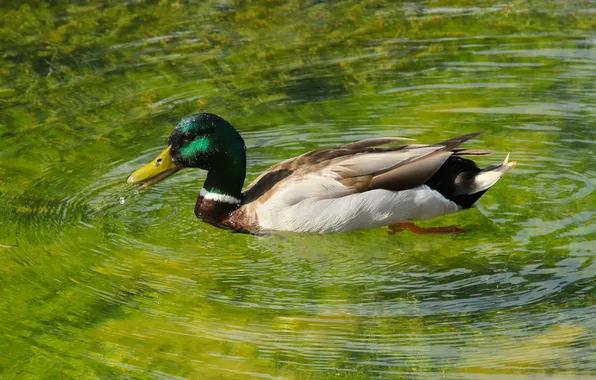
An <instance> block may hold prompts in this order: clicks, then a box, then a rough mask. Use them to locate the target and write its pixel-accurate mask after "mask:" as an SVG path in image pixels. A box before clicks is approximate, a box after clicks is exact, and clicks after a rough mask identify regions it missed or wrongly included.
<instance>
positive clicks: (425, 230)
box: [387, 223, 466, 235]
mask: <svg viewBox="0 0 596 380" xmlns="http://www.w3.org/2000/svg"><path fill="white" fill-rule="evenodd" d="M387 227H389V234H390V235H393V234H394V233H396V232H401V231H403V230H410V231H411V232H413V233H415V234H438V235H448V234H456V235H457V234H461V233H462V232H465V231H466V230H465V229H463V228H459V227H456V226H445V227H419V226H417V225H415V224H414V223H396V224H391V225H389V226H387Z"/></svg>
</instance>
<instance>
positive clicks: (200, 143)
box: [127, 113, 515, 233]
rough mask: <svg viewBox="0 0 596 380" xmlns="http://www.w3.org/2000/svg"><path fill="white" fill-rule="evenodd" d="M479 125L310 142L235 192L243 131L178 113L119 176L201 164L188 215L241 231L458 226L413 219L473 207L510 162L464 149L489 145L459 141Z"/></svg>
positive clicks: (204, 116)
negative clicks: (136, 164)
mask: <svg viewBox="0 0 596 380" xmlns="http://www.w3.org/2000/svg"><path fill="white" fill-rule="evenodd" d="M482 133H483V132H476V133H471V134H467V135H463V136H459V137H454V138H451V139H448V140H445V141H442V142H439V143H435V144H429V145H426V144H406V145H395V144H396V143H398V142H400V141H403V140H409V139H403V138H395V137H381V138H371V139H367V140H362V141H357V142H353V143H350V144H346V145H341V146H338V147H334V148H326V149H319V150H313V151H311V152H307V153H304V154H302V155H300V156H298V157H294V158H290V159H288V160H285V161H283V162H281V163H278V164H276V165H274V166H272V167H271V168H269V169H267V170H266V171H265V172H263V173H262V174H261V175H260V176H259V177H258V178H256V179H255V180H254V181H253V182H252V183H251V184H250V185H249V186H248V187H247V188H246V189H245V190H244V191H243V190H242V187H243V184H244V180H245V176H246V146H245V145H244V140H243V139H242V137H241V136H240V134H239V133H238V132H237V131H236V129H234V127H233V126H232V125H231V124H230V123H228V122H227V121H226V120H224V119H223V118H221V117H219V116H217V115H214V114H209V113H199V114H195V115H191V116H189V117H186V118H184V119H182V121H180V123H179V124H178V125H177V126H176V127H175V128H174V131H173V132H172V134H171V135H170V137H169V144H168V147H167V148H165V150H164V151H163V152H161V153H160V154H159V155H158V156H157V157H156V158H155V159H154V160H153V161H152V162H151V163H149V164H147V165H146V166H144V167H142V168H140V169H138V170H136V171H135V172H133V173H132V174H131V175H130V177H128V180H127V182H128V183H130V184H140V187H147V186H149V185H152V184H154V183H157V182H159V181H161V180H163V179H164V178H166V177H168V176H170V175H172V174H174V173H176V172H177V171H179V170H181V169H183V168H200V169H204V170H206V171H207V172H208V174H207V178H206V180H205V182H204V184H203V188H202V189H201V191H200V194H199V196H198V199H197V202H196V205H195V214H196V216H197V217H198V218H200V219H201V220H203V221H205V222H207V223H209V224H212V225H214V226H217V227H220V228H224V229H230V230H234V231H239V232H245V233H265V232H268V231H294V232H315V233H328V232H349V231H354V230H359V229H366V228H378V227H383V226H388V227H389V228H390V231H394V232H396V231H401V230H404V229H409V230H410V231H412V232H415V233H460V232H462V231H463V230H462V229H460V228H457V227H454V226H449V227H434V228H432V227H431V228H421V227H418V226H416V225H415V224H413V221H416V220H427V219H432V218H435V217H437V216H440V215H445V214H450V213H455V212H458V211H461V210H465V209H467V208H470V207H472V205H473V204H474V203H475V202H476V201H477V200H478V199H479V198H480V197H481V196H482V194H484V193H485V192H486V191H487V190H488V189H489V188H490V187H491V186H493V185H494V184H495V183H496V182H497V181H498V180H499V179H500V178H501V176H503V174H505V173H506V172H507V171H508V170H509V169H510V168H512V167H513V166H514V165H515V163H514V162H510V161H509V160H508V159H509V155H507V157H506V158H505V161H504V162H503V163H501V164H498V165H492V166H489V167H486V168H484V169H480V168H478V166H476V164H475V163H474V161H472V160H469V159H466V158H463V157H462V156H464V155H486V154H489V153H490V151H486V150H468V149H464V148H461V147H460V146H459V145H460V144H462V143H463V142H465V141H467V140H469V139H472V138H474V137H477V136H479V135H480V134H482ZM392 144H393V145H392Z"/></svg>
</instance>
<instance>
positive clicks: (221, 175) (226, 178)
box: [195, 144, 246, 228]
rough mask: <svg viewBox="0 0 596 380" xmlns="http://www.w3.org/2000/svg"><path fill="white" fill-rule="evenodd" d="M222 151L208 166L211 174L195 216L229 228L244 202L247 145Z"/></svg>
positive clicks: (199, 200)
mask: <svg viewBox="0 0 596 380" xmlns="http://www.w3.org/2000/svg"><path fill="white" fill-rule="evenodd" d="M234 148H235V149H229V150H226V151H222V152H221V155H220V156H219V157H218V158H217V160H213V161H212V163H211V164H210V165H209V166H208V168H207V169H208V170H209V173H208V174H207V179H206V180H205V183H204V184H203V188H202V189H201V193H200V194H199V198H198V199H197V204H196V206H195V214H196V215H197V217H199V218H200V219H202V220H204V221H206V222H208V223H210V224H213V225H216V226H218V227H224V228H225V225H224V223H225V221H226V219H227V218H229V217H230V214H231V213H232V212H233V211H234V210H236V209H237V208H239V207H240V206H241V204H242V201H243V196H242V186H243V185H244V178H245V176H246V154H245V148H244V144H242V146H237V147H234Z"/></svg>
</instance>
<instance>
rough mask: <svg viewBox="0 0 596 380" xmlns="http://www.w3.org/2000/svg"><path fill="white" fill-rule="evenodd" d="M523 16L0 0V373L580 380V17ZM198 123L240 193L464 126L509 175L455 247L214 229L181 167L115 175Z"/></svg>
mask: <svg viewBox="0 0 596 380" xmlns="http://www.w3.org/2000/svg"><path fill="white" fill-rule="evenodd" d="M539 3H540V4H538V3H536V4H527V3H524V2H512V3H508V4H500V5H493V6H487V5H486V4H481V3H479V2H472V3H470V2H466V3H465V5H459V3H457V2H456V3H453V2H443V1H439V2H417V3H404V4H401V5H382V4H376V3H375V4H373V2H368V1H366V2H362V3H360V4H353V3H348V2H335V3H316V4H315V3H313V4H310V5H304V4H302V3H299V2H297V3H292V2H288V3H284V4H278V5H275V6H273V5H272V4H268V5H259V4H252V3H249V4H236V3H233V2H205V3H204V4H201V5H196V6H192V7H191V6H189V5H184V4H181V3H173V4H170V3H167V4H166V3H159V4H156V5H155V4H144V5H143V7H140V8H133V7H132V5H130V4H129V5H127V4H118V5H110V6H108V5H103V6H102V7H99V6H95V5H90V6H79V5H68V6H61V5H55V6H52V7H44V6H38V5H36V6H35V7H33V6H27V5H22V4H14V5H11V4H10V2H9V3H7V5H2V7H3V10H4V12H3V16H0V17H3V22H4V23H5V25H2V26H0V41H2V44H1V46H2V48H1V49H0V52H1V53H2V57H3V61H2V62H1V63H0V107H1V108H2V112H0V136H1V139H0V194H1V196H0V210H2V212H1V213H0V253H1V255H0V292H2V297H0V300H1V301H0V306H2V308H1V310H2V312H0V351H2V352H3V353H5V355H4V357H3V358H1V359H0V373H2V376H5V377H6V378H21V377H27V376H28V377H32V378H39V377H51V376H56V377H64V376H65V375H66V376H69V377H74V378H97V377H100V378H107V377H133V378H137V377H138V378H164V379H166V378H167V379H169V378H296V377H298V378H302V377H309V376H310V377H314V378H329V377H331V376H339V377H345V378H367V377H372V378H382V377H400V376H401V377H406V378H409V377H412V376H414V374H416V375H417V376H420V377H428V378H440V377H446V378H470V379H475V378H479V377H488V378H492V377H497V376H501V375H511V376H515V378H523V376H525V375H527V376H529V377H530V378H531V377H532V376H533V375H535V374H552V375H554V376H557V378H560V377H567V376H569V377H571V378H573V377H575V376H581V375H588V376H589V375H593V374H594V373H595V372H596V367H595V365H594V363H596V358H595V357H594V353H593V349H592V347H593V342H594V339H595V336H594V323H593V320H594V318H593V315H594V312H595V309H594V306H593V305H594V276H595V274H596V270H595V269H596V267H595V266H594V263H593V257H594V246H595V233H596V227H595V226H596V224H595V223H594V221H595V220H596V217H595V214H596V212H595V211H594V210H595V207H594V206H595V205H596V204H595V202H594V196H593V190H594V182H595V178H596V171H595V170H594V167H595V160H594V157H593V146H594V144H595V140H594V135H593V120H594V107H593V104H594V81H593V78H594V74H593V73H594V72H595V68H596V67H595V66H596V58H595V57H596V56H595V55H594V35H593V33H592V32H591V30H593V26H594V20H593V17H592V14H593V12H591V11H590V9H593V6H592V8H590V4H589V3H588V2H582V1H579V2H573V3H567V2H562V1H554V0H553V1H543V2H539ZM296 15H300V17H297V16H296ZM21 25H23V27H21ZM199 110H205V111H209V112H214V113H218V114H220V115H222V116H223V117H225V118H226V119H228V120H230V121H231V122H232V123H233V124H234V125H235V126H236V127H237V128H238V130H239V131H240V132H241V133H242V135H243V136H244V138H245V140H246V144H247V146H248V149H249V153H248V154H249V157H248V170H247V172H248V176H249V178H248V179H249V180H251V179H253V178H255V177H256V176H257V175H258V174H259V173H260V172H261V171H262V170H264V169H266V168H267V167H269V166H270V165H272V164H274V163H277V162H279V161H281V160H283V159H286V158H289V157H291V156H295V155H298V154H301V153H303V152H305V151H308V150H310V149H315V148H319V147H324V146H334V145H339V144H343V143H347V142H351V141H355V140H358V139H362V138H368V137H376V136H403V137H410V138H415V139H417V140H418V141H420V142H423V143H426V142H433V141H437V140H440V139H445V138H448V137H451V136H453V135H455V134H463V133H470V132H473V131H477V130H487V131H488V133H487V134H485V135H483V136H482V137H481V138H480V139H477V140H475V141H471V142H470V143H469V144H468V146H470V147H471V148H480V147H482V148H490V149H493V150H494V151H495V154H494V155H493V156H489V157H480V158H479V159H478V160H479V163H480V164H481V165H480V166H483V165H488V164H489V163H495V162H498V161H501V160H502V158H503V157H504V156H505V155H506V154H507V153H508V152H511V155H512V156H511V157H512V159H515V161H517V162H518V164H519V165H518V166H517V167H516V168H515V170H513V171H511V172H510V173H509V174H508V175H507V176H506V177H505V178H504V179H503V180H502V181H501V182H500V183H499V184H498V185H496V186H495V188H493V189H491V191H490V192H488V193H487V194H486V195H485V196H484V197H483V198H482V200H481V201H480V204H479V205H478V207H477V208H475V209H472V210H469V211H466V212H463V213H460V214H457V215H451V216H447V217H444V218H441V219H440V220H437V221H433V222H432V224H437V225H449V224H457V225H458V226H461V227H465V228H466V229H467V230H469V231H468V232H467V233H465V234H462V235H458V236H416V235H412V234H409V233H407V232H404V233H400V234H396V235H391V236H390V235H388V234H387V231H386V230H383V229H378V230H371V231H362V232H355V233H350V234H339V235H310V234H305V235H296V234H280V235H274V236H246V235H241V234H234V233H230V232H228V231H222V230H218V229H215V228H213V227H211V226H209V225H206V224H203V223H201V222H200V221H198V220H197V219H196V218H195V216H194V213H193V205H194V201H195V200H196V196H197V193H198V190H199V189H200V186H201V183H202V181H203V180H204V178H205V173H203V172H200V171H192V170H187V171H182V172H180V173H179V174H177V175H176V176H173V177H172V178H170V179H169V180H168V181H167V182H163V183H159V184H157V185H154V186H152V187H151V188H149V189H146V190H143V191H141V192H140V193H136V192H134V190H133V189H132V187H130V186H129V185H127V184H126V181H125V180H126V177H127V176H128V174H129V173H130V172H132V171H133V170H134V169H136V168H138V167H139V166H140V165H142V164H144V163H146V162H148V161H149V160H151V159H152V158H153V157H154V156H155V155H156V154H157V152H159V151H160V150H161V149H162V148H163V145H164V144H165V141H166V138H167V136H168V134H169V132H170V131H171V129H172V127H173V126H174V125H175V123H177V121H178V120H179V119H180V118H181V117H182V116H185V115H187V114H191V113H195V112H197V111H199ZM559 376H560V377H559Z"/></svg>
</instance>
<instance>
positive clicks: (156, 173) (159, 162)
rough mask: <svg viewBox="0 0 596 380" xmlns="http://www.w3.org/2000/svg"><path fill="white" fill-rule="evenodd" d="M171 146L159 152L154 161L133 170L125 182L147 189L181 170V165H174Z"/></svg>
mask: <svg viewBox="0 0 596 380" xmlns="http://www.w3.org/2000/svg"><path fill="white" fill-rule="evenodd" d="M171 149H172V146H171V145H170V146H168V147H167V148H166V149H164V151H163V152H161V153H160V154H159V155H158V156H157V157H156V158H155V160H153V161H151V162H150V163H149V164H147V165H145V166H143V167H142V168H140V169H139V170H135V171H134V172H133V173H132V174H131V175H130V177H128V179H127V180H126V182H128V183H130V184H137V183H140V184H142V185H141V187H147V186H150V185H153V184H154V183H157V182H159V181H161V180H162V179H164V178H166V177H169V176H171V175H172V174H174V173H176V172H177V171H178V170H180V169H182V168H183V166H182V165H176V164H175V163H174V160H173V159H172V154H171V153H170V151H171Z"/></svg>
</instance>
